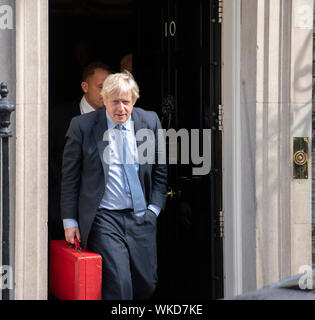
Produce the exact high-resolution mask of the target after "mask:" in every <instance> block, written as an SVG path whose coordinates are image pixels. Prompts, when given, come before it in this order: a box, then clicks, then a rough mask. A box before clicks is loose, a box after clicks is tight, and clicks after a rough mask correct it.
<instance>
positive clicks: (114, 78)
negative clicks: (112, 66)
mask: <svg viewBox="0 0 315 320" xmlns="http://www.w3.org/2000/svg"><path fill="white" fill-rule="evenodd" d="M128 91H131V95H132V102H133V103H135V102H136V101H137V99H138V98H139V97H140V95H139V87H138V85H137V83H136V81H135V79H134V78H133V76H132V74H131V73H130V72H128V71H124V72H121V73H114V74H111V75H109V76H108V77H107V78H106V79H105V81H104V83H103V88H102V91H101V96H102V97H103V99H104V101H105V100H106V99H107V98H108V97H109V96H110V95H111V94H113V93H115V92H119V93H120V92H128Z"/></svg>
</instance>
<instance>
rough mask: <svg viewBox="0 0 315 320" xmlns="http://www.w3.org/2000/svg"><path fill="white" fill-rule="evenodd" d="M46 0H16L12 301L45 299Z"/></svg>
mask: <svg viewBox="0 0 315 320" xmlns="http://www.w3.org/2000/svg"><path fill="white" fill-rule="evenodd" d="M48 21H49V19H48V0H19V1H16V80H17V82H16V183H15V185H16V190H15V194H16V213H15V215H16V218H15V221H16V223H15V226H16V229H15V299H17V300H21V299H23V300H25V299H26V300H42V299H47V284H48V278H47V277H48V274H47V270H48V268H47V263H48V246H47V242H48V236H47V231H48V228H47V219H48Z"/></svg>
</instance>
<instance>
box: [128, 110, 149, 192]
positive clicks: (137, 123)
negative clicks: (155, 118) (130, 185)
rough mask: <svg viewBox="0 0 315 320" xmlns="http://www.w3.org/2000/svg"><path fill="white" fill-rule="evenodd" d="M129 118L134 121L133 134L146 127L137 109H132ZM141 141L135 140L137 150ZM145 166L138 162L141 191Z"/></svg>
mask: <svg viewBox="0 0 315 320" xmlns="http://www.w3.org/2000/svg"><path fill="white" fill-rule="evenodd" d="M131 119H132V120H133V121H134V128H135V134H137V132H138V131H139V130H140V129H144V128H147V124H146V123H145V122H144V121H143V120H142V118H141V117H140V116H139V113H138V111H137V109H133V111H132V113H131ZM142 143H143V141H138V140H137V148H138V150H139V145H141V144H142ZM138 156H139V154H138ZM145 166H146V164H139V179H140V182H141V186H142V189H143V191H144V190H145V189H144V180H143V173H144V169H145Z"/></svg>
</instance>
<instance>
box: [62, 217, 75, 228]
mask: <svg viewBox="0 0 315 320" xmlns="http://www.w3.org/2000/svg"><path fill="white" fill-rule="evenodd" d="M78 226H79V225H78V222H77V220H75V219H63V228H64V229H68V228H75V227H78Z"/></svg>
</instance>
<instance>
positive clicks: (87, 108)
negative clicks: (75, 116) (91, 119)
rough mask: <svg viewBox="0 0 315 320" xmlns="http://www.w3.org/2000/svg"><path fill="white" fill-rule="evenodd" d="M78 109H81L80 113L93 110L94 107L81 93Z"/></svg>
mask: <svg viewBox="0 0 315 320" xmlns="http://www.w3.org/2000/svg"><path fill="white" fill-rule="evenodd" d="M80 111H81V114H84V113H89V112H92V111H95V109H94V108H93V107H92V106H91V105H90V104H89V103H88V102H87V100H86V99H85V95H83V97H82V99H81V102H80Z"/></svg>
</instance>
